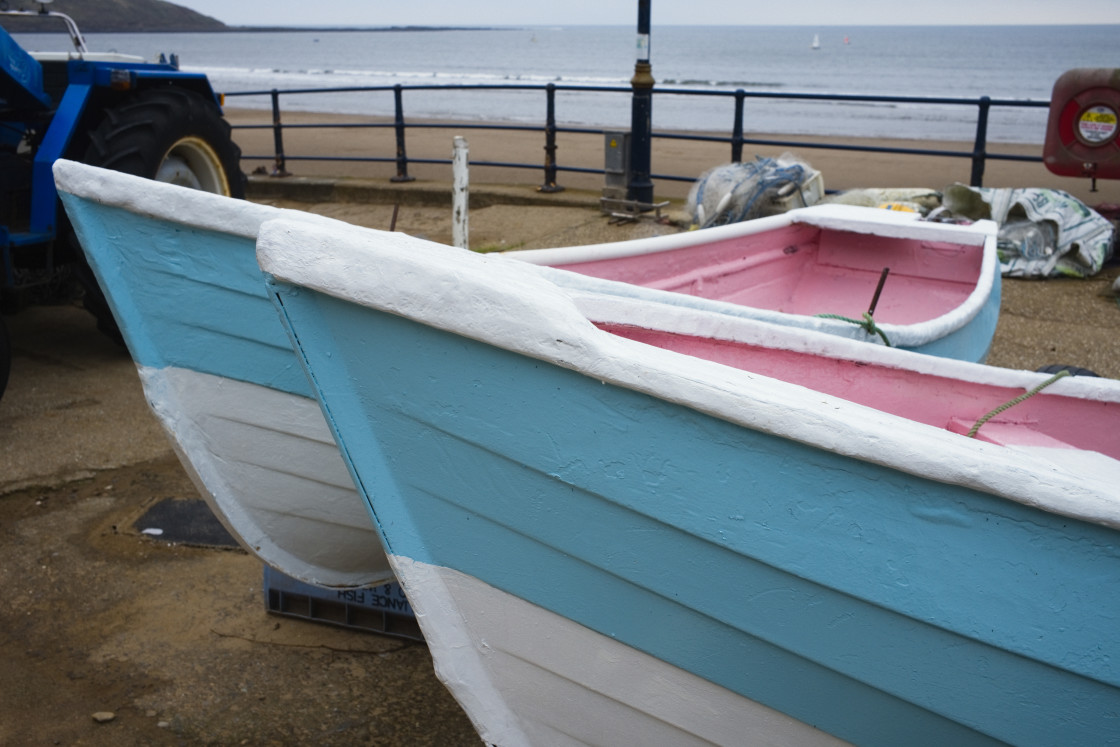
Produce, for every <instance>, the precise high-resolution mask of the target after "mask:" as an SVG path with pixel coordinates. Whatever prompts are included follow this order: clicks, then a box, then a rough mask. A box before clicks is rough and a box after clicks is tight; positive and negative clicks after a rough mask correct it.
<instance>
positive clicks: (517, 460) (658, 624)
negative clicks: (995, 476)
mask: <svg viewBox="0 0 1120 747" xmlns="http://www.w3.org/2000/svg"><path fill="white" fill-rule="evenodd" d="M270 282H271V284H272V288H273V291H274V294H275V300H276V303H277V305H278V308H279V309H280V310H281V311H282V314H283V315H284V317H285V318H286V320H287V322H288V324H289V327H290V330H291V334H292V335H293V339H294V340H295V341H296V343H297V346H298V348H299V350H300V352H301V354H302V355H303V357H304V360H305V365H306V367H307V369H308V371H309V374H310V376H311V378H312V380H313V382H314V385H315V388H316V392H317V395H318V397H319V398H320V401H321V402H322V404H323V406H324V409H325V412H326V413H327V416H328V422H329V423H330V424H331V427H332V428H333V429H334V431H335V434H336V439H337V440H338V441H339V443H340V444H341V445H342V448H343V453H344V458H345V459H346V460H347V462H348V464H349V465H350V468H351V470H352V473H353V474H354V475H355V479H356V483H357V484H358V485H359V489H360V490H361V492H362V493H363V494H364V495H365V497H366V499H367V500H369V501H370V507H371V509H372V511H373V512H374V514H375V517H376V520H377V524H378V527H379V529H380V531H381V532H382V537H383V541H384V543H385V545H386V548H387V550H388V551H389V552H390V553H391V554H392V555H394V556H400V557H405V558H410V559H413V560H417V561H420V562H423V563H426V564H431V565H433V566H439V567H445V568H450V569H454V570H455V571H459V572H462V573H465V574H467V575H469V576H471V577H475V578H477V579H480V580H482V581H484V582H485V583H487V584H490V585H492V586H494V587H497V588H498V589H501V590H503V591H505V592H508V593H510V594H513V595H515V596H516V597H519V598H521V599H524V600H527V601H529V602H531V603H533V604H535V605H539V606H540V607H543V608H545V609H548V610H551V611H553V612H555V613H557V614H559V615H561V616H563V617H564V618H567V619H568V620H571V621H574V622H576V623H578V624H579V625H581V626H585V627H586V628H588V629H590V630H593V631H597V632H598V633H600V634H602V635H604V636H608V637H611V638H614V639H616V640H618V641H621V642H623V643H625V644H627V645H629V646H631V647H633V648H635V649H638V650H641V651H644V652H647V653H649V654H651V655H653V656H654V657H656V658H657V659H660V660H662V661H665V662H668V663H670V664H672V665H674V666H676V667H680V668H682V669H684V670H687V671H688V672H691V673H694V674H696V675H698V676H700V677H702V678H703V679H705V680H708V681H711V682H714V683H716V684H718V685H720V686H722V687H725V688H727V689H728V690H731V691H733V692H735V693H738V694H740V695H742V696H743V697H745V698H749V699H752V700H754V701H757V702H760V703H762V704H764V705H767V706H770V707H772V708H775V709H777V710H779V711H781V712H783V713H786V714H788V715H790V716H792V717H794V718H796V719H799V720H801V721H803V722H805V723H808V724H811V725H814V726H816V727H818V728H820V729H822V730H824V731H826V732H828V733H830V734H833V735H836V736H838V737H840V738H842V739H845V740H850V741H852V742H855V743H858V744H864V745H900V744H906V745H918V744H929V745H946V744H953V745H962V744H996V743H1000V742H1008V743H1014V744H1023V745H1032V744H1035V745H1054V744H1107V743H1115V742H1117V740H1118V739H1120V729H1118V726H1120V598H1118V597H1117V596H1116V595H1115V594H1112V593H1110V592H1109V590H1111V589H1115V588H1117V587H1118V584H1120V533H1118V532H1117V531H1116V530H1115V529H1114V528H1110V527H1107V526H1101V525H1098V524H1094V523H1090V522H1086V521H1081V520H1077V519H1071V518H1068V517H1063V516H1059V515H1057V514H1054V513H1048V512H1046V511H1041V510H1037V509H1035V508H1031V507H1029V506H1026V505H1022V504H1020V503H1017V502H1014V501H1010V500H1007V499H1006V498H1003V497H998V496H995V495H992V494H989V493H987V492H985V491H981V490H977V489H974V488H970V487H965V486H961V485H954V484H947V483H945V482H941V481H938V480H936V479H930V478H925V477H921V476H918V475H915V474H909V473H906V472H903V471H900V470H898V469H892V468H889V467H885V466H880V465H877V464H873V463H871V462H869V461H866V460H860V459H855V458H852V457H848V456H843V455H841V454H837V453H833V452H831V451H829V450H825V449H821V448H815V447H812V446H809V445H806V444H803V443H799V442H797V441H794V440H791V439H789V438H783V437H780V436H778V435H774V434H771V433H767V432H764V431H761V430H754V429H750V428H745V427H742V426H740V425H737V424H735V423H733V422H729V421H728V420H726V419H723V418H720V417H715V416H713V415H710V414H705V413H703V412H700V411H698V410H697V409H694V408H692V407H688V406H685V405H683V404H677V403H674V402H671V401H668V400H666V399H662V398H659V397H655V396H651V395H650V394H645V393H642V392H639V391H635V390H634V389H631V388H627V387H623V386H618V385H615V384H612V383H609V382H604V381H603V380H601V379H600V378H599V377H597V376H594V375H585V374H584V373H581V372H579V371H576V370H571V369H570V367H566V366H561V365H557V364H556V363H554V362H552V361H548V360H543V359H541V358H539V357H531V356H528V355H524V354H520V353H515V352H510V351H509V350H505V349H502V348H500V347H496V346H494V345H492V344H487V343H485V342H480V341H478V340H476V339H470V338H469V337H465V336H462V335H458V334H454V333H451V332H448V331H445V330H442V329H438V328H436V327H435V326H430V325H429V324H421V323H417V322H416V321H413V320H411V319H408V318H405V317H406V316H407V314H404V315H398V314H397V313H386V312H384V311H378V310H375V309H372V308H368V307H365V306H359V305H356V304H354V303H350V302H347V301H343V300H339V299H337V298H334V297H332V296H328V295H325V294H323V293H319V292H316V291H311V290H308V289H307V288H300V287H295V286H291V285H288V284H285V283H283V282H279V281H270ZM434 288H435V285H433V289H434ZM464 292H467V291H464ZM471 292H476V291H475V290H474V289H472V290H471ZM481 305H485V302H484V301H483V302H482V304H481ZM557 342H558V343H560V342H562V341H560V340H557ZM408 593H409V595H410V598H412V597H413V590H412V589H409V590H408ZM540 635H541V637H542V640H541V645H543V646H547V645H548V634H547V631H541V632H540ZM571 656H579V652H578V651H573V652H571ZM541 697H542V698H545V697H547V694H542V695H541Z"/></svg>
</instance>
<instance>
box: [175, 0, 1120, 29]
mask: <svg viewBox="0 0 1120 747" xmlns="http://www.w3.org/2000/svg"><path fill="white" fill-rule="evenodd" d="M171 1H172V2H174V3H175V4H176V5H182V6H184V7H187V8H191V9H193V10H196V11H198V12H200V13H203V14H205V15H208V16H211V17H213V18H217V19H218V20H219V21H222V22H224V23H226V24H228V25H231V26H255V25H256V26H560V25H563V26H574V25H623V26H625V25H633V26H635V27H636V26H637V18H638V11H637V8H638V3H637V1H636V0H564V2H541V1H539V0H538V2H525V0H522V1H521V2H510V1H509V0H473V1H472V0H467V1H464V0H413V2H384V1H381V2H379V1H378V0H328V1H327V2H307V0H298V1H297V0H232V1H231V0H171ZM650 1H651V11H650V14H651V23H652V26H653V28H654V29H656V27H657V26H658V25H663V26H673V25H733V26H752V25H753V26H787V25H788V26H873V25H900V26H909V25H925V24H930V25H987V24H1006V25H1016V24H1044V25H1045V24H1120V0H1075V1H1074V2H1067V1H1065V0H933V2H929V3H920V2H899V0H797V2H763V1H762V0H734V1H732V0H689V1H688V2H680V0H668V1H666V0H660V2H653V0H650ZM760 6H763V7H760Z"/></svg>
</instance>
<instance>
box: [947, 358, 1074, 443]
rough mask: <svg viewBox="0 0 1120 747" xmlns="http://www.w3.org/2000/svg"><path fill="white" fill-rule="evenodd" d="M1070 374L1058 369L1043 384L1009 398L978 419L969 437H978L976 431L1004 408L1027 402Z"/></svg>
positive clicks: (970, 430) (969, 432)
mask: <svg viewBox="0 0 1120 747" xmlns="http://www.w3.org/2000/svg"><path fill="white" fill-rule="evenodd" d="M1069 375H1070V372H1069V371H1065V370H1062V371H1058V373H1056V374H1054V375H1053V376H1051V377H1050V378H1049V379H1047V380H1046V381H1044V382H1042V383H1041V384H1039V385H1038V386H1036V387H1035V388H1033V389H1031V390H1029V391H1026V392H1024V393H1023V394H1020V395H1019V396H1018V397H1016V398H1015V399H1012V400H1009V401H1007V402H1004V403H1003V404H1002V405H1000V406H999V407H997V408H996V409H994V410H992V411H991V412H989V413H988V414H987V415H984V416H983V417H982V418H980V419H979V420H977V421H976V424H975V425H973V426H972V428H971V429H969V431H968V434H967V435H968V437H969V438H976V432H977V431H979V430H980V427H981V426H982V425H984V423H987V422H988V421H989V420H991V419H992V418H994V417H995V416H996V415H999V414H1000V413H1001V412H1003V411H1004V410H1008V409H1010V408H1012V407H1014V406H1015V405H1017V404H1019V403H1020V402H1025V401H1026V400H1028V399H1030V398H1031V397H1033V396H1034V395H1036V394H1038V393H1039V392H1041V391H1042V390H1043V389H1045V388H1046V387H1048V386H1050V385H1051V384H1053V383H1054V382H1055V381H1057V380H1058V379H1060V378H1062V377H1064V376H1069Z"/></svg>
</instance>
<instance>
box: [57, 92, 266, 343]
mask: <svg viewBox="0 0 1120 747" xmlns="http://www.w3.org/2000/svg"><path fill="white" fill-rule="evenodd" d="M82 161H83V162H84V163H87V164H89V165H91V166H100V167H102V168H106V169H112V170H113V171H120V172H121V173H124V174H132V175H134V176H142V177H145V178H148V179H153V180H155V181H159V182H166V183H168V184H176V185H178V186H182V187H189V188H192V189H201V190H203V191H205V192H212V193H214V194H219V195H225V196H226V197H234V198H238V199H241V198H244V197H245V175H244V174H242V173H241V165H240V162H241V149H240V148H239V147H238V146H237V144H236V143H234V142H233V139H232V138H231V136H230V126H229V123H228V122H226V121H225V119H223V118H222V112H221V110H220V109H219V108H218V106H217V104H215V103H214V102H213V101H212V100H210V99H208V98H206V97H204V96H202V95H201V94H198V93H195V92H194V91H189V90H187V89H184V88H173V87H168V88H153V89H149V90H147V91H141V92H140V93H138V94H137V95H136V96H134V97H133V98H131V99H129V100H128V101H126V102H125V103H123V104H121V105H119V106H117V107H116V108H114V109H110V110H107V111H106V112H105V117H104V119H103V120H102V122H101V124H100V125H98V127H97V128H96V129H95V130H94V131H93V132H92V133H90V142H89V146H88V147H87V149H86V153H85V157H84V158H83V159H82ZM79 255H80V256H82V261H81V262H79V264H78V267H79V276H80V280H81V281H82V285H83V286H84V289H85V298H84V303H85V307H86V309H88V310H89V311H90V312H91V313H92V314H93V315H94V316H95V317H96V318H97V326H98V328H99V329H100V330H101V331H102V332H104V333H106V334H107V335H109V336H110V337H112V338H113V339H115V340H117V341H118V342H120V341H121V336H120V331H119V330H118V328H117V325H116V321H115V320H114V319H113V314H112V311H111V310H110V308H109V304H108V303H107V302H106V300H105V295H104V294H103V293H102V291H101V288H100V287H99V286H98V285H97V281H96V278H95V277H94V275H93V272H92V270H91V269H90V268H89V265H88V264H87V263H86V262H85V259H84V255H81V252H79Z"/></svg>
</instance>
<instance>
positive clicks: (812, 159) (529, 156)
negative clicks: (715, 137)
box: [226, 108, 1120, 206]
mask: <svg viewBox="0 0 1120 747" xmlns="http://www.w3.org/2000/svg"><path fill="white" fill-rule="evenodd" d="M226 116H227V118H228V119H229V121H230V123H231V124H233V125H234V126H235V127H238V126H245V125H252V126H254V128H255V127H259V126H261V125H269V127H267V128H265V129H238V130H235V132H234V138H235V139H236V140H237V142H238V143H239V144H240V145H241V149H242V152H243V154H244V156H246V159H245V160H244V161H243V162H242V165H243V168H244V169H245V171H246V172H250V171H253V170H254V169H257V168H264V169H265V170H266V172H267V171H271V170H272V167H273V162H274V155H275V152H276V151H275V148H274V141H273V131H272V129H271V126H270V125H271V123H272V118H271V113H270V112H268V111H259V110H248V109H237V108H227V109H226ZM281 121H282V123H283V125H284V126H285V127H286V128H287V127H288V126H289V125H315V124H332V125H339V124H355V125H361V124H371V123H379V124H386V123H388V122H389V120H386V119H385V118H376V117H356V116H351V115H333V114H315V113H301V112H290V113H283V115H282V117H281ZM410 123H411V122H410ZM424 124H426V125H432V124H436V123H431V122H426V123H424ZM438 124H439V126H438V127H424V128H419V127H410V128H409V129H408V130H407V132H406V136H405V151H406V153H407V156H408V158H409V159H410V163H409V166H408V174H409V175H410V176H412V177H414V178H415V179H416V180H417V181H426V182H449V181H450V180H451V167H450V165H449V164H430V163H419V162H411V161H412V160H413V159H415V160H416V161H424V160H433V159H434V160H441V161H449V160H450V158H451V146H452V138H453V137H455V136H456V135H460V136H463V137H465V138H466V139H467V142H468V144H469V146H470V160H471V161H472V162H476V161H486V162H493V163H527V164H540V165H541V167H540V168H539V169H535V168H534V169H518V168H498V167H483V166H472V168H471V182H472V184H504V185H524V186H526V187H539V186H540V185H542V184H543V183H544V156H545V153H544V145H545V140H544V134H543V133H541V132H523V131H511V130H479V129H469V128H467V127H463V126H461V125H456V124H455V123H438ZM475 124H477V123H475ZM559 124H560V126H563V123H559ZM718 134H721V135H727V134H729V133H718ZM746 137H748V138H752V139H757V140H776V141H790V142H794V143H805V142H807V141H808V140H810V139H809V138H805V137H795V136H784V135H774V134H762V133H747V134H746ZM816 140H817V141H818V142H831V143H834V144H837V145H842V146H854V145H862V146H871V147H887V148H913V149H924V150H935V151H950V152H958V153H959V152H964V153H968V152H971V150H972V143H953V142H940V141H913V140H882V139H876V140H860V139H855V138H838V137H828V138H825V137H822V138H816ZM283 146H284V153H285V155H286V156H287V164H286V166H287V170H288V172H290V173H292V174H295V175H299V176H331V177H354V178H365V179H375V180H388V179H390V178H391V177H393V176H394V175H395V174H396V165H395V160H394V159H395V157H396V139H395V134H394V130H393V128H391V127H381V128H373V129H370V128H361V127H353V128H350V127H347V128H337V127H334V128H329V129H324V128H319V127H315V128H293V129H285V130H284V133H283ZM988 151H989V153H997V154H1016V155H1039V156H1040V155H1041V154H1042V146H1041V145H1007V144H999V143H995V144H989V146H988ZM785 152H791V153H793V154H794V155H796V156H797V157H799V158H801V159H802V160H804V161H806V162H808V163H809V164H810V165H811V166H812V167H813V168H814V169H816V170H817V171H820V172H821V175H822V177H823V179H824V185H825V188H826V189H828V190H830V191H832V190H849V189H864V188H925V189H932V190H941V189H943V188H944V187H946V186H948V185H951V184H954V183H956V182H962V183H965V184H967V183H968V182H969V179H970V176H971V172H972V162H971V160H970V159H969V158H957V157H953V158H947V157H937V156H912V155H898V154H892V153H863V152H855V151H848V150H832V149H830V150H824V149H818V148H809V147H804V146H802V147H772V146H752V145H749V144H747V145H744V146H743V157H744V160H746V159H749V158H754V157H755V156H762V157H775V156H780V155H782V154H783V153H785ZM300 156H303V157H307V156H313V157H317V158H322V157H332V158H337V157H346V158H385V159H390V160H389V161H388V162H347V161H334V160H330V161H313V160H308V161H305V160H299V157H300ZM250 157H251V158H250ZM730 160H731V147H730V145H727V144H722V143H707V142H694V141H685V140H675V139H662V138H655V139H654V141H653V146H652V154H651V161H652V167H651V170H652V172H653V173H654V174H668V175H675V176H687V177H690V178H693V179H694V178H695V177H697V176H699V175H700V174H702V173H703V172H704V171H706V170H707V169H710V168H713V167H715V166H719V165H721V164H723V163H727V162H729V161H730ZM604 161H605V146H604V138H603V136H602V135H598V134H584V133H564V132H561V133H559V134H558V135H557V151H556V162H557V165H558V166H559V167H561V168H565V167H567V168H585V169H602V168H603V165H604ZM557 183H558V184H559V185H560V186H563V187H565V188H566V189H577V190H593V191H601V189H602V187H603V177H602V176H601V175H599V174H582V173H574V172H566V171H560V173H559V176H558V179H557ZM690 186H691V183H690V182H674V181H665V180H655V182H654V197H655V199H657V200H665V199H683V198H684V197H686V196H687V194H688V190H689V188H690ZM983 186H985V187H1046V188H1052V189H1061V190H1064V191H1066V192H1069V193H1070V194H1072V195H1073V196H1075V197H1077V198H1078V199H1080V200H1081V201H1083V202H1085V203H1086V204H1088V205H1090V206H1094V205H1099V204H1116V203H1120V181H1100V182H1099V183H1098V184H1097V191H1096V192H1092V191H1091V184H1090V181H1089V180H1088V179H1075V178H1070V177H1059V176H1055V175H1053V174H1051V173H1050V172H1049V171H1047V170H1046V168H1045V167H1044V166H1043V165H1042V164H1041V163H1021V162H1016V161H998V160H988V161H987V163H986V165H985V169H984V179H983Z"/></svg>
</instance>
